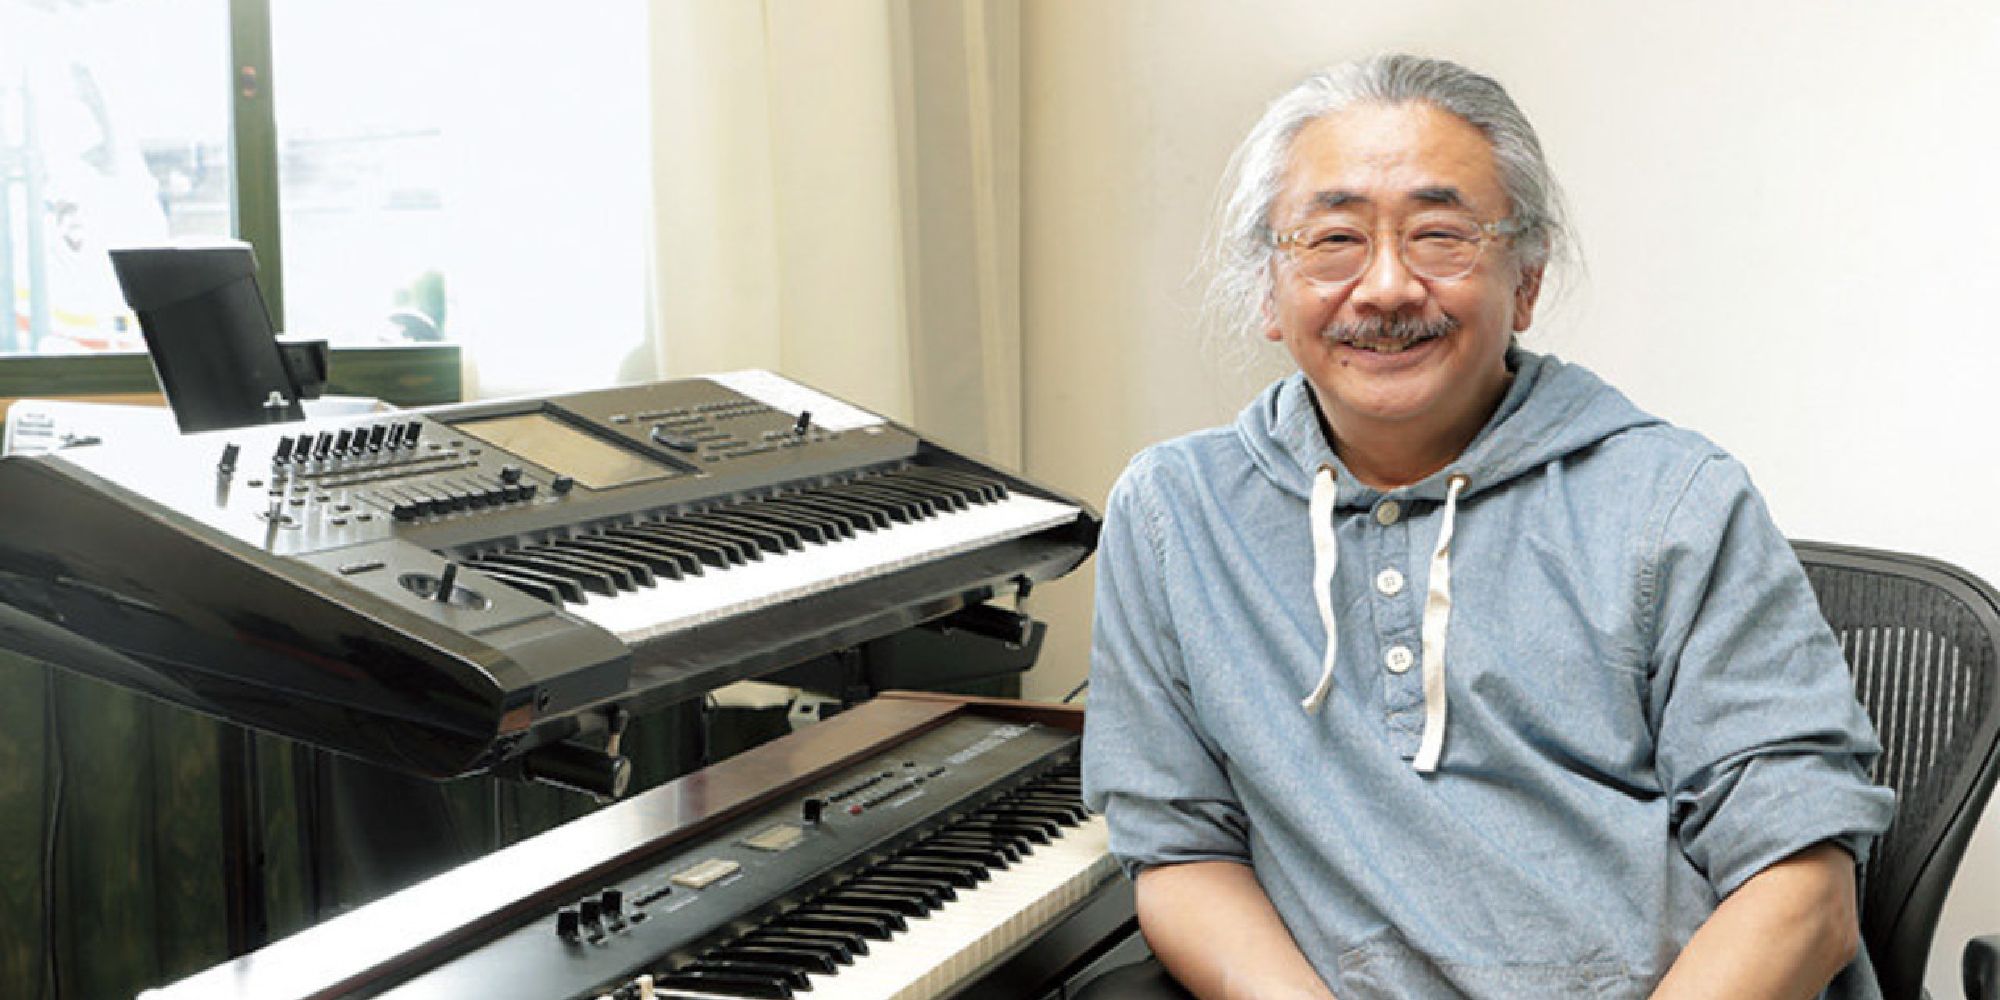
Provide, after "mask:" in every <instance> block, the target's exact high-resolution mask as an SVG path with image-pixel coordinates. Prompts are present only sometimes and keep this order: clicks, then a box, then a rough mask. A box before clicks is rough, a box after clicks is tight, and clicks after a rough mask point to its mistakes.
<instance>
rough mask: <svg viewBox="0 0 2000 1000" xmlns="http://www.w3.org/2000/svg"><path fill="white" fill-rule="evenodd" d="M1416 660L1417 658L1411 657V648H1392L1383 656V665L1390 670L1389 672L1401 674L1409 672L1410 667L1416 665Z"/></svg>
mask: <svg viewBox="0 0 2000 1000" xmlns="http://www.w3.org/2000/svg"><path fill="white" fill-rule="evenodd" d="M1416 659H1417V658H1416V657H1415V656H1412V655H1410V647H1408V646H1390V647H1389V651H1388V652H1387V653H1384V654H1382V663H1383V664H1384V665H1385V666H1387V667H1388V668H1389V672H1390V673H1392V674H1400V673H1403V672H1404V671H1406V670H1409V669H1410V665H1411V664H1412V663H1415V662H1416Z"/></svg>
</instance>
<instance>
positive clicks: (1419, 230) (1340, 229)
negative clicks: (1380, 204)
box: [1271, 212, 1527, 285]
mask: <svg viewBox="0 0 2000 1000" xmlns="http://www.w3.org/2000/svg"><path fill="white" fill-rule="evenodd" d="M1526 228H1527V226H1526V224H1524V223H1523V222H1522V221H1521V220H1520V219H1518V218H1508V219H1501V220H1500V221H1498V222H1481V221H1479V220H1478V219H1475V218H1473V217H1472V216H1470V215H1464V214H1460V213H1456V212H1444V213H1432V214H1426V215H1419V216H1417V217H1415V218H1412V219H1411V220H1410V221H1409V222H1408V223H1407V224H1406V225H1405V226H1404V227H1403V234H1402V241H1401V249H1402V255H1403V266H1404V267H1406V268H1409V270H1410V273H1412V274H1414V275H1416V276H1417V277H1419V278H1425V279H1427V280H1430V281H1456V280H1458V279H1459V278H1463V277H1465V276H1466V275H1468V274H1471V273H1472V269H1473V268H1474V267H1477V266H1478V265H1479V255H1480V254H1481V253H1483V252H1484V251H1485V249H1486V244H1488V243H1491V242H1493V241H1495V240H1501V239H1506V238H1508V237H1511V236H1514V235H1516V234H1518V233H1520V232H1521V231H1522V230H1524V229H1526ZM1271 246H1272V248H1273V249H1276V250H1279V251H1282V252H1283V253H1284V254H1285V255H1286V256H1288V257H1290V258H1291V261H1292V266H1293V267H1295V268H1297V269H1298V272H1299V274H1301V275H1303V276H1305V277H1306V278H1308V279H1310V280H1312V281H1315V282H1318V283H1320V284H1327V285H1344V284H1346V283H1347V282H1350V281H1353V280H1354V279H1356V278H1359V277H1361V275H1362V273H1363V272H1365V271H1367V270H1368V265H1369V262H1370V261H1372V260H1374V255H1375V247H1374V239H1373V238H1372V237H1370V236H1369V234H1368V230H1366V229H1362V228H1360V227H1359V226H1355V225H1353V224H1351V223H1349V222H1347V221H1345V220H1323V221H1319V222H1312V223H1308V224H1306V225H1303V226H1300V227H1299V228H1297V229H1294V230H1291V231H1290V232H1287V233H1284V234H1282V235H1279V236H1276V237H1275V238H1274V239H1273V240H1272V241H1271Z"/></svg>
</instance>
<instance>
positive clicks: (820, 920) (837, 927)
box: [773, 910, 889, 941]
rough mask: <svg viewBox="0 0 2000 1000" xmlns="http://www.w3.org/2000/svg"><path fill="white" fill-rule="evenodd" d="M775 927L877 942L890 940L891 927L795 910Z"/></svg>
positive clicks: (870, 921)
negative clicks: (850, 936) (844, 934)
mask: <svg viewBox="0 0 2000 1000" xmlns="http://www.w3.org/2000/svg"><path fill="white" fill-rule="evenodd" d="M773 926H776V927H783V928H787V929H791V930H826V931H846V932H847V933H849V934H859V935H861V936H862V937H864V938H870V939H872V940H876V941H887V940H889V925H888V924H887V923H886V922H884V921H881V920H872V919H869V918H867V917H858V916H854V915H852V914H845V913H816V912H808V911H801V910H793V911H792V912H790V913H787V914H785V915H784V916H783V917H780V918H778V921H777V923H776V924H774V925H773Z"/></svg>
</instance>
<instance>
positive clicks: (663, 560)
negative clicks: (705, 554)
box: [564, 535, 701, 580]
mask: <svg viewBox="0 0 2000 1000" xmlns="http://www.w3.org/2000/svg"><path fill="white" fill-rule="evenodd" d="M564 544H566V545H571V546H575V547H576V548H579V549H588V550H589V551H592V552H601V553H604V554H605V555H611V556H617V557H619V558H621V559H631V560H634V561H636V562H638V563H640V564H642V565H644V566H645V567H646V568H647V569H650V570H652V571H653V575H654V576H656V577H659V576H664V577H666V578H667V579H669V580H678V579H680V578H681V577H683V576H689V575H693V574H696V573H700V572H701V560H699V559H696V558H695V557H694V556H693V555H692V554H690V553H687V552H681V551H678V550H675V549H669V548H667V547H665V546H661V545H648V544H647V543H645V542H642V541H634V540H631V539H625V538H612V537H609V536H605V535H578V536H576V537H574V538H568V539H564Z"/></svg>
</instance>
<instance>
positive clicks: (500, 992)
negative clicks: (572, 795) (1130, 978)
mask: <svg viewBox="0 0 2000 1000" xmlns="http://www.w3.org/2000/svg"><path fill="white" fill-rule="evenodd" d="M1081 725H1082V713H1081V712H1080V711H1078V710H1074V709H1062V708H1054V707H1042V706H1029V705H1023V704H1020V703H1002V702H969V703H968V702H963V701H959V700H953V699H948V698H940V697H927V696H886V697H883V698H879V699H876V700H874V701H872V702H869V703H867V704H865V705H862V706H860V707H859V708H857V709H854V710H852V711H850V712H848V713H846V714H843V715H840V716H836V717H834V718H833V719H831V720H828V721H826V722H822V723H819V724H816V725H814V726H810V727H808V728H806V729H805V730H802V731H800V732H798V733H795V734H793V735H791V736H788V737H785V738H783V739H780V740H778V741H776V742H774V743H770V744H766V745H764V746H762V747H758V748H756V749H753V750H751V751H748V752H746V753H745V754H743V755H740V756H738V757H735V758H731V759H730V760H727V761H724V762H722V763H720V764H717V765H715V766H713V767H711V768H709V769H707V770H706V771H702V772H697V773H695V774H693V775H689V776H687V777H684V778H681V779H679V780H677V781H674V782H672V783H670V784H668V785H664V786H661V787H660V788H657V789H654V790H652V791H648V792H645V793H642V794H640V795H637V796H635V797H633V798H632V799H630V800H628V801H625V802H621V803H618V804H616V805H613V806H610V807H608V808H606V809H604V810H602V811H600V812H598V813H595V814H593V815H591V816H588V817H585V818H583V819H580V820H577V821H576V822H574V823H572V824H570V825H568V826H565V827H560V828H557V829H555V830H552V831H549V832H548V833H545V834H542V835H541V836H538V837H535V838H532V839H530V840H527V841H523V842H522V843H519V844H516V845H514V846H512V847H509V848H506V849H504V850H502V851H500V852H499V853H496V854H493V855H490V856H488V857H485V858H481V859H479V860H477V861H474V862H472V863H470V864H468V865H466V866H464V867H462V868H459V869H457V870H455V871H452V872H448V873H446V874H444V875H440V876H438V877H436V878H434V879H431V880H430V881H428V882H424V883H421V884H419V885H417V886H413V887H411V888H409V889H406V890H404V891H403V892H400V893H397V894H395V895H392V896H390V897H387V898H385V899H383V900H380V901H378V902H375V903H372V904H370V905H368V906H365V907H363V908H361V909H359V910H356V911H353V912H351V913H348V914H344V915H342V916H339V917H336V918H334V919H333V920H331V921H328V922H327V923H324V924H321V925H319V926H317V927H314V928H311V929H309V930H307V931H304V932H302V933H300V934H298V935H295V936H293V937H291V938H288V939H285V940H283V941H280V942H278V943H276V944H273V945H271V946H269V947H267V948H265V949H263V950H261V951H258V952H255V953H252V954H250V955H248V956H245V957H243V958H241V959H238V960H236V961H234V962H230V963H228V964H225V965H222V966H218V967H217V968H215V969H212V970H209V971H208V972H205V973H202V974H200V975H197V976H195V977H192V978H190V979H187V980H184V981H182V982H179V983H177V984H174V985H173V986H171V987H168V988H165V989H162V990H159V991H155V992H152V993H148V994H146V997H147V1000H184V998H195V997H200V998H202V1000H304V998H327V997H394V998H401V1000H417V998H462V997H474V996H476V997H481V998H492V1000H512V998H521V1000H529V998H533V1000H562V998H574V1000H594V998H598V997H603V996H611V997H615V998H617V1000H668V998H678V997H686V996H701V997H787V996H794V995H797V996H801V997H817V998H822V1000H843V998H866V1000H890V998H905V1000H917V998H933V997H945V996H951V995H955V994H958V993H960V992H962V991H965V990H968V989H974V992H977V990H976V987H977V986H978V985H979V984H981V983H986V982H993V983H996V984H1004V985H1000V986H996V987H995V988H996V989H1000V990H1002V991H1004V992H1003V993H1001V994H993V993H992V991H988V992H987V993H986V994H982V995H1006V996H1009V997H1010V998H1011V1000H1028V998H1035V997H1040V996H1042V995H1044V993H1045V992H1047V991H1048V990H1049V989H1050V988H1051V984H1055V985H1058V986H1059V985H1060V983H1061V982H1062V981H1063V980H1064V979H1065V977H1067V976H1069V975H1072V974H1073V973H1074V971H1075V970H1077V969H1078V968H1080V967H1081V966H1082V965H1083V964H1084V963H1085V962H1087V961H1089V960H1090V959H1091V958H1093V957H1094V956H1095V955H1096V954H1098V953H1099V952H1101V951H1102V950H1103V948H1104V947H1105V946H1106V944H1107V942H1108V941H1110V940H1116V939H1117V938H1118V937H1120V936H1122V935H1124V934H1127V933H1129V932H1130V930H1131V927H1132V910H1131V897H1130V891H1129V886H1128V885H1127V883H1126V882H1125V880H1124V879H1123V878H1122V877H1121V876H1119V875H1118V874H1117V868H1116V865H1115V863H1114V862H1113V861H1112V860H1111V858H1110V856H1109V854H1108V853H1107V852H1106V849H1105V839H1104V838H1105V831H1104V827H1103V821H1102V819H1101V818H1099V817H1095V816H1091V815H1089V814H1088V813H1087V812H1086V811H1085V810H1084V809H1083V807H1082V806H1081V804H1080V802H1079V801H1078V796H1077V783H1078V778H1077V773H1076V755H1077V749H1078V735H1079V733H1080V730H1081ZM1052 928H1058V929H1060V933H1057V934H1053V935H1051V934H1048V933H1047V932H1048V931H1050V930H1051V929H1052Z"/></svg>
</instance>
